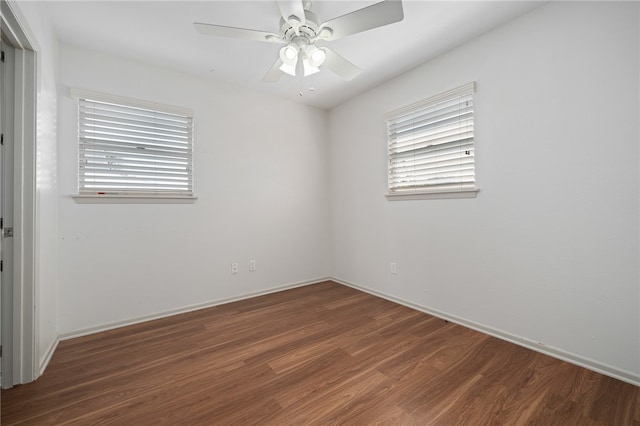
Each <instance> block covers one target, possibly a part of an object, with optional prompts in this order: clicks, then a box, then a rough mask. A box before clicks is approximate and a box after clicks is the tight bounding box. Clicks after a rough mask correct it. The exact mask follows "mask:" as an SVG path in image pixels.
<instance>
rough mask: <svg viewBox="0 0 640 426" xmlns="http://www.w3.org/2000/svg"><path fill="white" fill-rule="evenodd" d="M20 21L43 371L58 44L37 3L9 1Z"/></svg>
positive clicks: (54, 261)
mask: <svg viewBox="0 0 640 426" xmlns="http://www.w3.org/2000/svg"><path fill="white" fill-rule="evenodd" d="M11 6H12V7H13V8H15V10H16V11H17V12H16V13H19V14H21V15H22V17H23V18H24V22H22V24H23V25H24V27H23V30H25V32H26V33H27V36H28V37H29V39H30V40H29V41H30V42H31V43H32V44H33V45H34V47H35V49H36V61H37V67H38V70H37V72H38V76H37V100H36V102H37V112H36V114H37V116H36V132H37V134H36V211H35V223H36V225H35V229H36V232H35V240H36V247H35V258H36V269H35V271H34V272H35V287H36V289H35V298H36V299H35V303H36V307H37V308H36V330H37V333H36V334H37V336H36V339H37V340H36V355H37V356H38V359H37V360H36V362H37V367H38V368H39V369H40V371H42V369H43V368H44V366H45V364H46V363H47V362H48V358H49V357H50V356H51V354H52V350H53V349H54V345H55V343H56V342H57V337H58V328H57V324H58V299H57V297H58V296H57V294H58V251H57V240H58V188H57V169H56V161H57V159H56V154H57V134H56V133H57V79H58V75H57V70H58V63H57V61H58V43H57V41H56V36H55V33H54V29H53V26H52V24H51V21H50V19H49V16H48V13H47V5H46V4H45V3H39V2H20V3H16V2H12V4H11Z"/></svg>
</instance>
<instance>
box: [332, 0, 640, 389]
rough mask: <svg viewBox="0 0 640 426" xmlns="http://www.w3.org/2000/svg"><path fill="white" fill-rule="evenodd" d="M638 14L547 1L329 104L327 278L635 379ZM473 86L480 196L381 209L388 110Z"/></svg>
mask: <svg viewBox="0 0 640 426" xmlns="http://www.w3.org/2000/svg"><path fill="white" fill-rule="evenodd" d="M638 6H639V5H638V3H610V2H603V3H596V2H585V3H575V2H567V3H550V4H548V5H545V6H543V7H541V8H539V9H536V10H534V11H533V12H531V13H529V14H527V15H524V16H523V17H521V18H520V19H517V20H515V21H512V22H511V23H509V24H507V25H505V26H503V27H501V28H499V29H497V30H494V31H492V32H490V33H487V34H485V35H484V36H482V37H479V38H477V39H476V40H474V41H472V42H470V43H467V44H465V45H463V46H460V47H459V48H457V49H455V50H454V51H451V52H449V53H447V54H444V55H442V56H441V57H439V58H437V59H436V60H434V61H431V62H429V63H427V64H425V65H423V66H421V67H419V68H417V69H415V70H413V71H411V72H409V73H407V74H405V75H402V76H400V77H398V78H396V79H394V80H392V81H390V82H388V83H386V84H384V85H382V86H380V87H378V88H376V89H375V90H372V91H370V92H368V93H366V94H364V95H361V96H359V97H357V98H355V99H353V100H351V101H350V102H348V103H346V104H344V105H342V106H340V107H337V108H335V109H333V110H332V111H331V112H330V115H329V138H330V145H331V153H330V165H331V172H330V176H331V195H332V203H331V204H332V214H331V217H332V230H333V240H332V247H333V249H332V257H333V274H332V275H333V276H334V277H336V278H338V279H340V280H342V281H343V282H345V283H351V284H354V285H357V286H360V287H363V288H365V289H367V290H369V291H373V292H377V293H379V294H384V295H387V296H391V297H393V298H396V299H402V300H406V301H408V302H409V303H411V304H414V305H417V306H420V307H422V308H425V309H427V310H431V311H437V312H438V313H440V314H443V315H445V316H449V317H452V318H456V319H458V320H460V321H463V322H465V323H466V324H471V325H475V326H477V327H478V328H480V329H484V330H487V331H489V332H492V333H494V334H497V335H501V336H503V337H506V338H511V339H513V340H517V341H520V342H521V343H524V344H530V345H531V346H533V347H538V348H541V349H544V350H548V351H549V352H550V353H554V354H555V355H557V356H561V357H565V358H567V359H570V360H572V361H574V362H577V363H582V364H583V365H588V366H590V367H592V368H596V369H599V370H601V371H605V372H607V373H609V374H612V375H616V376H618V377H621V378H624V379H625V380H629V381H634V382H636V383H640V341H639V339H640V317H639V315H640V290H639V287H640V284H639V283H640V280H639V249H638V242H639V226H638V225H639V215H638V207H639V180H640V179H639V164H638V163H639V161H638V157H639V149H638V145H639V140H640V132H639V125H638V117H639V113H640V111H639V106H638V94H639V77H638V76H639V72H640V70H639V67H638V64H639V55H638V52H639V50H640V49H639V47H640V46H639V41H638V40H639V31H638V12H639V10H638ZM469 81H476V82H477V91H476V100H475V105H476V109H475V114H476V121H475V123H476V144H477V153H476V155H477V157H476V161H477V165H476V172H477V183H478V186H479V188H481V192H480V193H479V195H478V198H476V199H458V200H422V201H387V200H386V199H385V197H384V194H385V192H386V141H385V137H386V133H385V132H386V129H385V124H384V121H383V114H384V113H385V112H388V111H391V110H394V109H396V108H398V107H402V106H404V105H407V104H410V103H412V102H415V101H417V100H420V99H423V98H426V97H429V96H431V95H434V94H437V93H440V92H442V91H445V90H448V89H451V88H454V87H456V86H458V85H461V84H464V83H467V82H469ZM392 261H394V262H397V270H398V272H397V275H391V274H390V273H389V263H390V262H392ZM543 345H544V346H543Z"/></svg>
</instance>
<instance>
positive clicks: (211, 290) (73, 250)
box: [58, 45, 330, 334]
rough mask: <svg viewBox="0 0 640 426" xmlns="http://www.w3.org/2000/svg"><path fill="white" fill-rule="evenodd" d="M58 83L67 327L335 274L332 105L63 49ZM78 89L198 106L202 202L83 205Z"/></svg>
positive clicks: (63, 316) (63, 325) (62, 297)
mask: <svg viewBox="0 0 640 426" xmlns="http://www.w3.org/2000/svg"><path fill="white" fill-rule="evenodd" d="M60 81H61V86H60V95H59V98H58V99H59V104H58V107H59V126H60V149H59V152H58V159H59V163H58V166H59V169H58V170H59V182H60V184H59V188H60V200H59V205H60V212H59V213H60V214H59V228H60V239H59V244H58V248H59V256H60V276H59V277H60V278H59V280H60V291H59V305H60V330H61V332H62V333H72V334H73V333H74V332H79V331H83V330H88V329H91V328H99V327H101V326H103V325H109V324H114V323H118V322H121V321H127V320H132V319H138V318H141V317H145V316H152V315H156V314H162V313H166V312H169V311H172V310H179V309H182V308H185V307H189V306H194V305H200V304H203V303H210V302H215V301H220V300H226V299H230V298H235V297H241V296H244V295H248V294H251V293H255V292H262V291H266V290H269V289H272V288H275V287H279V286H285V285H294V284H299V283H305V282H309V281H314V280H318V279H322V278H326V277H327V276H329V272H330V266H329V252H328V249H329V237H330V232H329V215H328V213H329V211H328V208H327V203H328V191H327V190H328V184H327V170H328V166H327V154H328V150H327V146H326V139H327V137H326V113H325V112H324V111H322V110H318V109H315V108H310V107H306V106H301V105H298V104H294V103H291V102H289V101H283V100H279V99H276V98H271V97H268V96H264V95H257V94H254V93H250V92H246V91H242V90H237V89H234V88H232V87H227V86H225V85H222V84H216V83H213V82H211V81H209V80H204V79H198V78H195V77H191V76H187V75H184V74H179V73H176V72H171V71H167V70H162V69H158V68H155V67H150V66H147V65H144V64H141V63H135V62H131V61H128V60H124V59H119V58H116V57H113V56H107V55H103V54H99V53H95V52H91V51H87V50H81V49H78V48H74V47H71V46H66V45H62V46H61V47H60ZM70 87H78V88H84V89H90V90H95V91H101V92H106V93H111V94H115V95H121V96H127V97H132V98H137V99H143V100H149V101H154V102H159V103H165V104H169V105H176V106H181V107H188V108H192V109H194V110H195V116H194V123H195V124H194V125H195V165H194V170H195V188H196V195H197V196H198V200H197V201H196V202H195V203H194V204H179V205H176V204H148V205H139V204H138V205H136V204H109V205H105V204H78V203H76V202H75V201H74V200H73V199H72V198H71V197H70V196H71V195H72V194H74V193H76V192H77V164H76V162H77V148H76V146H77V130H76V128H77V127H76V126H77V122H76V102H75V101H74V100H73V99H71V98H70V97H69V88H70ZM250 259H254V260H256V262H257V271H255V272H249V271H248V262H249V260H250ZM231 262H239V264H240V273H239V274H238V275H231V271H230V266H231Z"/></svg>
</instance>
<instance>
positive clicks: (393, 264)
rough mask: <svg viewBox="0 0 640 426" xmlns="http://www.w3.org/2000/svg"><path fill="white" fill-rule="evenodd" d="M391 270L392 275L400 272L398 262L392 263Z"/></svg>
mask: <svg viewBox="0 0 640 426" xmlns="http://www.w3.org/2000/svg"><path fill="white" fill-rule="evenodd" d="M389 270H390V271H391V273H392V274H395V273H396V272H398V266H397V265H396V262H391V266H390V268H389Z"/></svg>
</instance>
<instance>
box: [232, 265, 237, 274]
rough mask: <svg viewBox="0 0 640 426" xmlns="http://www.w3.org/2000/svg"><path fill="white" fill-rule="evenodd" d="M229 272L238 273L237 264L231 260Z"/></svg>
mask: <svg viewBox="0 0 640 426" xmlns="http://www.w3.org/2000/svg"><path fill="white" fill-rule="evenodd" d="M231 273H232V274H237V273H238V264H237V263H236V262H233V263H232V264H231Z"/></svg>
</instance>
